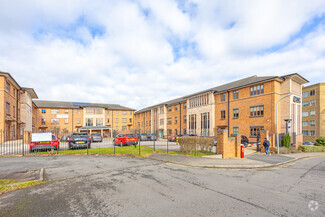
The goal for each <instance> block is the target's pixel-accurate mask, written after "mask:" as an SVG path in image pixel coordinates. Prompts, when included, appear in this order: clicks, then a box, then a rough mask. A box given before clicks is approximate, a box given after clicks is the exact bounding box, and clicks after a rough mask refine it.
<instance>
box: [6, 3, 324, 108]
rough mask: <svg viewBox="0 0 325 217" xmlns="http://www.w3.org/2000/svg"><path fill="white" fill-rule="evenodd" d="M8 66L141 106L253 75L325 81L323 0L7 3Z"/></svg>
mask: <svg viewBox="0 0 325 217" xmlns="http://www.w3.org/2000/svg"><path fill="white" fill-rule="evenodd" d="M0 71H5V72H9V73H10V74H11V75H12V76H13V77H14V78H15V80H16V81H17V82H18V83H19V84H20V85H21V86H23V87H32V88H34V90H35V91H36V93H37V94H38V96H39V99H41V100H59V101H74V102H97V103H110V104H120V105H123V106H127V107H131V108H134V109H141V108H144V107H147V106H151V105H154V104H158V103H161V102H163V101H167V100H171V99H174V98H177V97H181V96H185V95H188V94H191V93H194V92H196V91H201V90H204V89H208V88H212V87H215V86H218V85H221V84H224V83H227V82H231V81H234V80H238V79H241V78H244V77H248V76H252V75H257V76H270V75H271V76H273V75H274V76H281V75H285V74H290V73H299V74H300V75H302V76H303V77H304V78H306V79H307V80H309V81H310V84H314V83H318V82H325V1H324V0H308V1H307V0H286V1H283V0H272V1H265V0H245V1H243V0H229V1H224V0H220V1H219V0H213V1H211V0H178V1H177V0H163V1H162V0H115V1H114V0H78V1H77V0H52V1H50V0H48V1H44V0H24V1H21V0H19V1H18V0H0Z"/></svg>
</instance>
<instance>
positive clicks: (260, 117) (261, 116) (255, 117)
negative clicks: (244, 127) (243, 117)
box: [249, 115, 264, 118]
mask: <svg viewBox="0 0 325 217" xmlns="http://www.w3.org/2000/svg"><path fill="white" fill-rule="evenodd" d="M261 117H264V115H261V116H249V118H261Z"/></svg>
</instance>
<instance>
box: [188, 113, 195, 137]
mask: <svg viewBox="0 0 325 217" xmlns="http://www.w3.org/2000/svg"><path fill="white" fill-rule="evenodd" d="M189 130H190V132H189V133H190V134H196V114H193V115H190V116H189Z"/></svg>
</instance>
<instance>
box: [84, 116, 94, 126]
mask: <svg viewBox="0 0 325 217" xmlns="http://www.w3.org/2000/svg"><path fill="white" fill-rule="evenodd" d="M93 125H94V123H93V119H92V118H87V119H86V126H90V127H92V126H93Z"/></svg>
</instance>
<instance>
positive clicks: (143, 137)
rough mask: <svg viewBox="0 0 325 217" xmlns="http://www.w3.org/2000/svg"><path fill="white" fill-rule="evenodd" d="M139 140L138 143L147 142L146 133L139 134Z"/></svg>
mask: <svg viewBox="0 0 325 217" xmlns="http://www.w3.org/2000/svg"><path fill="white" fill-rule="evenodd" d="M139 139H140V141H148V135H147V134H146V133H141V134H140V135H139Z"/></svg>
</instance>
